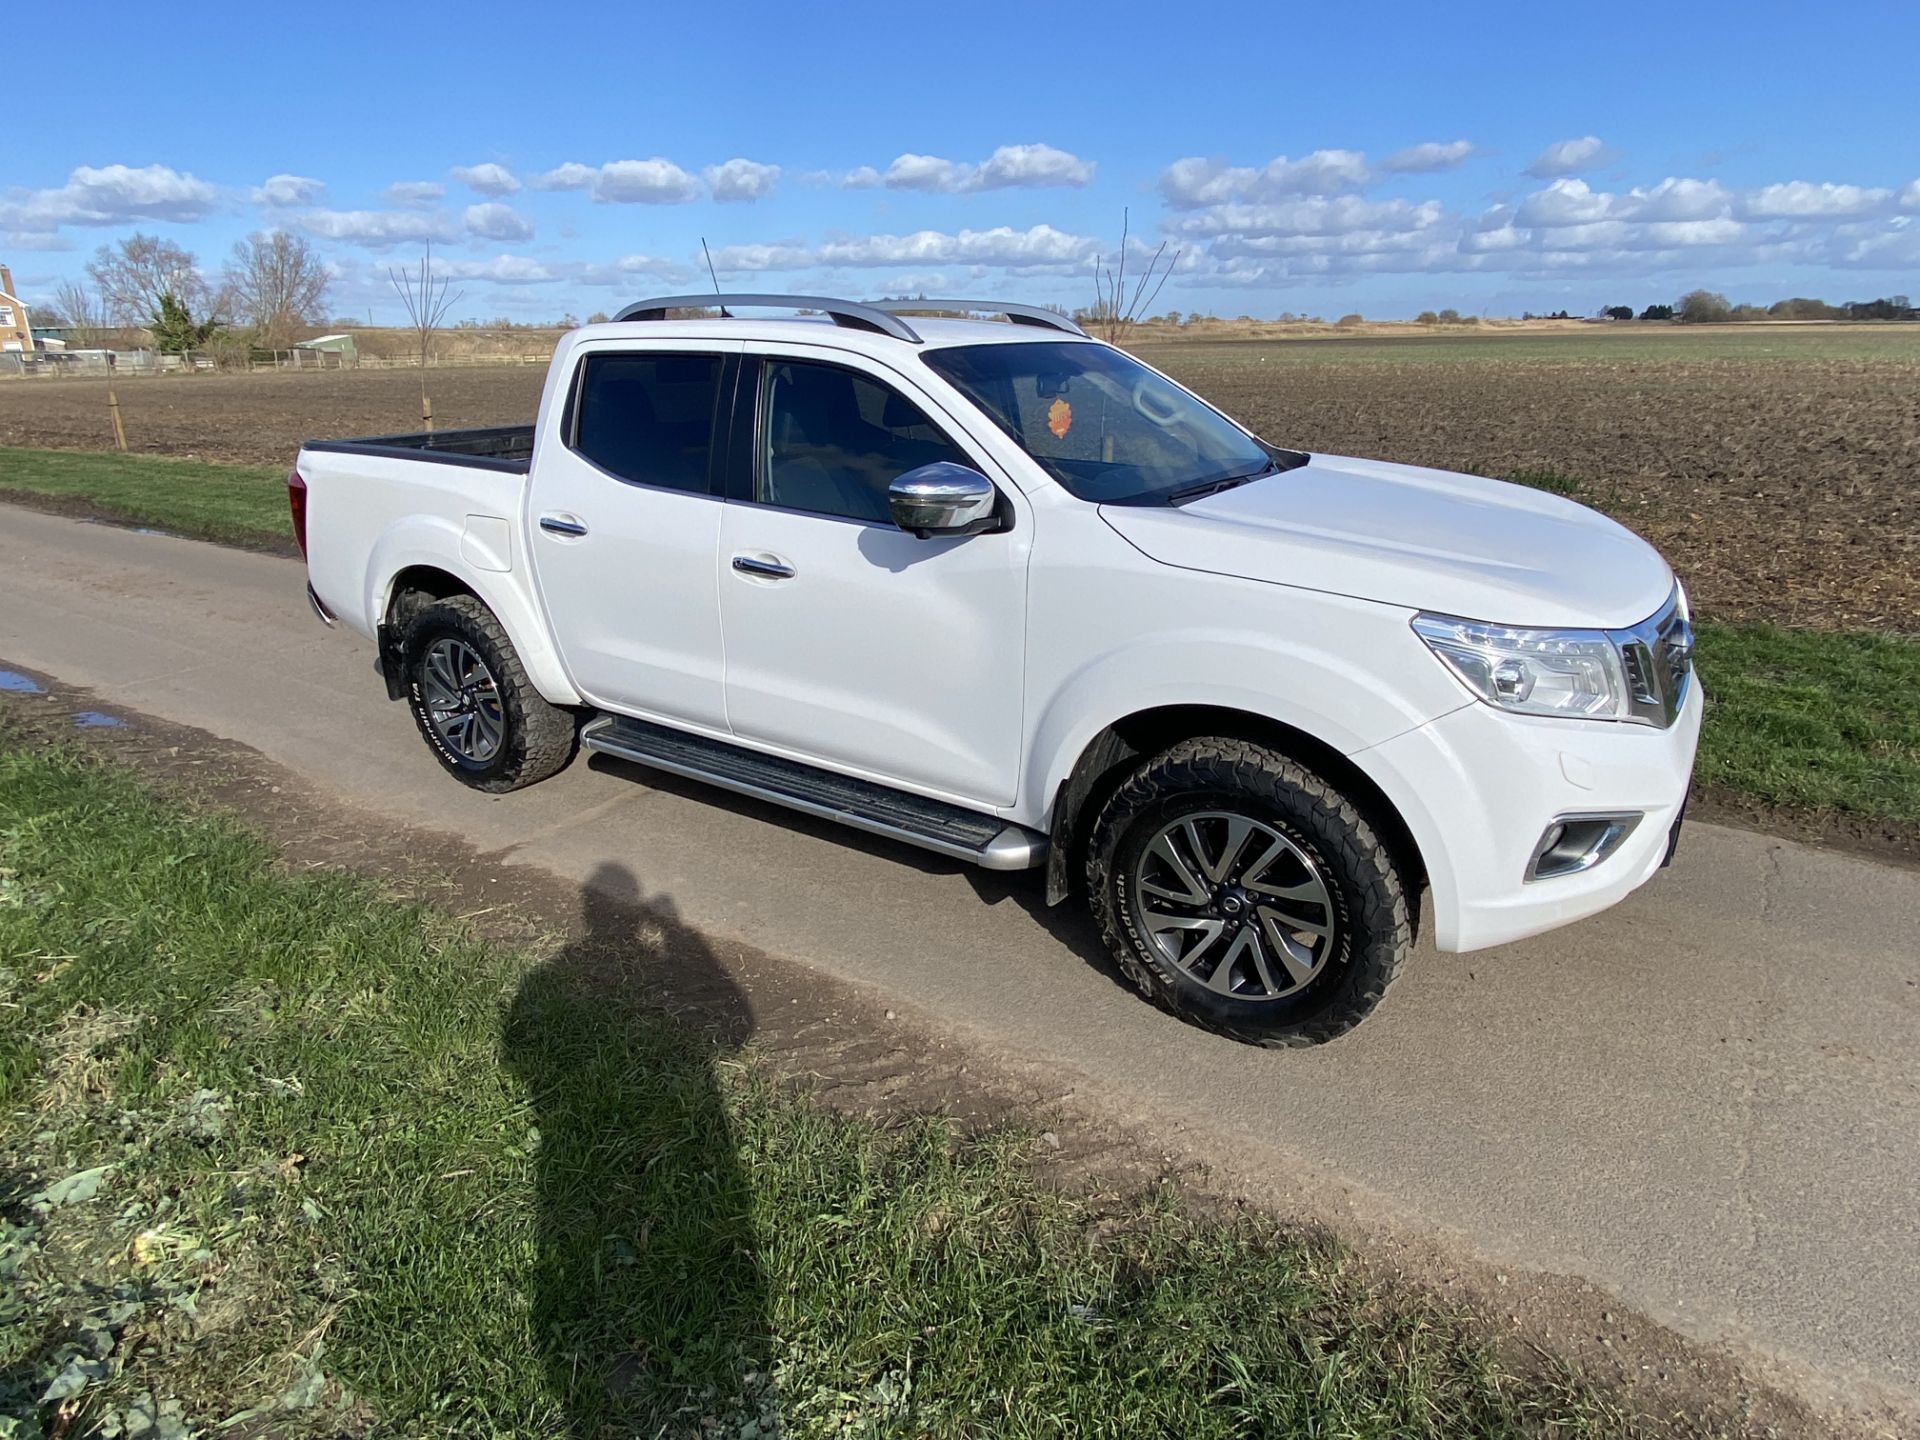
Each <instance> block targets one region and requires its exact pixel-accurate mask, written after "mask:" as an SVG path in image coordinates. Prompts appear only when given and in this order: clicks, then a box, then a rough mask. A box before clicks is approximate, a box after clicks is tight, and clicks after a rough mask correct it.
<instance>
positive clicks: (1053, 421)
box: [1047, 400, 1073, 440]
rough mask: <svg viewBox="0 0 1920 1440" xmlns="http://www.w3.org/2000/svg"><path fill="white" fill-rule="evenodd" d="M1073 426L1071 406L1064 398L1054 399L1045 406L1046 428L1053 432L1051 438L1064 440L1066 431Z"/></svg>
mask: <svg viewBox="0 0 1920 1440" xmlns="http://www.w3.org/2000/svg"><path fill="white" fill-rule="evenodd" d="M1072 428H1073V407H1072V406H1071V405H1069V404H1067V402H1066V401H1064V400H1056V401H1054V402H1053V404H1051V405H1049V406H1048V407H1047V429H1049V430H1051V431H1052V432H1053V438H1054V439H1056V440H1064V439H1066V438H1067V431H1069V430H1071V429H1072Z"/></svg>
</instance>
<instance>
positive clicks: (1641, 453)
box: [0, 327, 1920, 633]
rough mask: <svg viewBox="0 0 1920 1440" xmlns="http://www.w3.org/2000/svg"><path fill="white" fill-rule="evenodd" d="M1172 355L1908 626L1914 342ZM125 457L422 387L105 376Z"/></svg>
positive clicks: (258, 455) (1584, 343) (526, 399)
mask: <svg viewBox="0 0 1920 1440" xmlns="http://www.w3.org/2000/svg"><path fill="white" fill-rule="evenodd" d="M1851 331H1852V332H1853V333H1847V334H1839V333H1838V332H1835V331H1833V330H1822V329H1815V330H1810V331H1807V332H1803V333H1798V334H1796V333H1794V332H1791V331H1781V330H1769V331H1767V332H1766V333H1765V334H1758V333H1756V334H1752V335H1734V336H1730V337H1729V338H1726V339H1719V338H1715V337H1709V336H1685V337H1676V338H1674V339H1667V338H1665V337H1664V336H1663V335H1661V334H1659V333H1658V332H1654V333H1651V334H1650V333H1648V332H1646V331H1640V332H1638V333H1637V334H1632V335H1626V336H1622V337H1620V339H1619V340H1617V341H1615V340H1613V339H1612V338H1611V337H1608V336H1605V335H1604V334H1601V335H1594V336H1592V337H1589V336H1587V335H1583V334H1573V335H1568V336H1565V337H1561V336H1539V337H1527V338H1497V337H1491V336H1490V337H1486V338H1466V337H1461V338H1457V339H1442V340H1437V341H1433V342H1425V341H1420V340H1384V341H1356V342H1345V341H1328V340H1306V341H1284V340H1283V341H1243V342H1227V343H1209V342H1204V341H1200V342H1194V341H1184V342H1176V343H1167V344H1145V345H1142V346H1141V347H1140V349H1141V353H1142V355H1143V356H1144V357H1145V358H1146V359H1148V360H1149V361H1150V362H1151V363H1153V364H1155V365H1158V366H1160V367H1161V368H1162V369H1165V370H1166V371H1168V372H1169V373H1170V374H1172V375H1174V376H1175V377H1176V378H1177V379H1179V380H1181V381H1182V382H1184V383H1186V384H1188V385H1190V386H1192V387H1193V388H1194V389H1196V390H1197V391H1198V392H1199V393H1200V394H1202V395H1204V396H1206V397H1207V398H1208V399H1209V400H1211V401H1213V402H1214V403H1215V404H1217V405H1219V406H1220V408H1222V409H1223V410H1226V411H1227V412H1228V413H1230V414H1232V415H1234V416H1236V417H1237V418H1239V419H1240V420H1242V421H1243V422H1245V423H1247V424H1248V425H1250V426H1252V427H1253V428H1254V429H1255V430H1257V431H1259V432H1260V433H1261V434H1262V435H1264V436H1266V437H1267V438H1268V439H1270V440H1273V441H1275V442H1277V443H1280V444H1286V445H1293V446H1298V447H1301V448H1304V449H1310V450H1322V451H1331V452H1335V453H1346V454H1355V455H1366V456H1373V457H1377V458H1380V459H1387V460H1398V461H1405V462H1409V463H1415V464H1424V465H1434V466H1439V467H1442V468H1445V469H1454V470H1472V471H1477V472H1479V473H1481V474H1486V475H1497V476H1502V477H1507V478H1520V479H1524V480H1527V481H1529V482H1530V483H1534V484H1540V485H1543V486H1546V487H1548V488H1552V489H1555V490H1559V491H1561V492H1563V493H1568V494H1571V495H1572V496H1573V497H1574V498H1576V499H1579V500H1582V501H1584V502H1586V503H1588V504H1591V505H1594V506H1597V507H1598V508H1600V509H1602V510H1605V511H1607V512H1608V513H1610V514H1612V515H1614V516H1615V517H1617V518H1618V519H1620V520H1622V521H1624V522H1625V523H1627V524H1628V525H1630V526H1632V527H1633V528H1634V529H1636V530H1638V531H1639V532H1640V533H1642V534H1644V535H1646V536H1647V537H1648V538H1649V539H1651V540H1652V541H1653V542H1654V543H1655V544H1657V545H1659V546H1660V547H1661V549H1662V550H1663V551H1664V552H1665V553H1666V554H1667V555H1668V556H1669V558H1670V559H1672V560H1673V562H1674V564H1675V566H1676V567H1677V568H1678V569H1679V571H1680V573H1681V575H1682V577H1683V578H1684V579H1685V580H1686V582H1687V585H1688V589H1689V591H1690V592H1691V593H1692V595H1693V598H1694V602H1695V608H1696V610H1697V611H1699V612H1700V613H1702V614H1704V615H1707V616H1710V617H1711V618H1713V619H1716V620H1723V621H1736V620H1741V621H1744V620H1767V621H1775V622H1778V623H1782V624H1787V625H1794V626H1805V627H1814V628H1819V629H1877V630H1894V631H1901V632H1908V633H1912V632H1920V507H1916V504H1915V499H1914V490H1915V485H1916V478H1915V477H1916V476H1917V475H1920V327H1898V328H1895V327H1877V328H1875V329H1873V330H1871V331H1869V330H1866V329H1865V328H1864V327H1851ZM543 379H544V373H543V372H542V371H541V370H539V369H538V368H535V367H502V368H489V369H480V368H472V369H469V368H460V369H445V370H432V371H428V372H427V383H428V389H429V393H430V394H431V396H432V399H433V410H434V418H435V423H436V424H437V425H439V426H440V427H442V428H451V427H455V426H464V425H497V424H511V423H524V422H525V421H527V420H528V419H530V418H531V417H532V415H533V412H534V408H535V406H536V405H537V404H538V401H539V394H540V386H541V383H542V380H543ZM114 389H115V392H116V393H117V394H118V396H119V399H120V408H121V415H122V419H123V421H124V423H125V426H126V431H127V439H128V444H129V446H130V448H132V449H134V450H138V451H147V452H150V453H158V454H168V455H182V456H185V455H191V456H195V457H198V458H200V459H205V460H224V461H246V462H259V463H267V464H275V463H286V462H289V461H290V460H291V459H292V457H293V454H294V452H295V451H296V450H297V449H298V447H299V445H300V442H301V441H302V440H304V439H307V438H309V437H313V436H342V435H366V434H379V433H383V432H386V433H391V432H395V431H405V430H417V429H419V428H420V375H419V373H418V372H411V373H410V372H406V371H351V372H329V373H321V374H307V375H294V374H285V375H231V376H228V375H201V376H182V377H169V378H157V379H124V380H120V381H118V382H116V384H115V386H114ZM111 443H112V424H111V420H110V418H109V416H108V412H107V386H106V384H105V383H104V382H102V381H99V380H38V379H34V380H19V381H9V382H6V383H0V446H23V447H45V448H76V449H99V448H105V447H107V446H109V445H111Z"/></svg>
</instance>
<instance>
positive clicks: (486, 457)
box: [306, 425, 533, 475]
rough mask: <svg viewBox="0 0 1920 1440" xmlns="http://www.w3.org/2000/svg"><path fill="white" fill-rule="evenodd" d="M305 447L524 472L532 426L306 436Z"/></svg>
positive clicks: (529, 459)
mask: <svg viewBox="0 0 1920 1440" xmlns="http://www.w3.org/2000/svg"><path fill="white" fill-rule="evenodd" d="M306 448H307V449H308V450H325V451H328V452H331V453H333V454H336V455H383V456H386V457H388V458H389V459H394V460H438V461H440V462H442V463H444V464H448V465H472V466H477V467H480V468H483V469H487V470H506V471H510V472H512V473H514V474H516V475H524V474H526V473H527V470H528V468H529V467H530V466H531V465H532V463H533V426H531V425H490V426H484V427H482V428H479V429H473V430H423V431H420V432H418V433H416V434H412V435H368V436H364V437H362V438H360V439H356V440H309V441H308V442H307V443H306Z"/></svg>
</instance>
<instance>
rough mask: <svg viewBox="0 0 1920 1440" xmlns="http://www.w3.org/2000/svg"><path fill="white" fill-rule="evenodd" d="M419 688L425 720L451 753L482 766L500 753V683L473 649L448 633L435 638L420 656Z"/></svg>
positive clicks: (502, 722) (502, 714) (502, 727)
mask: <svg viewBox="0 0 1920 1440" xmlns="http://www.w3.org/2000/svg"><path fill="white" fill-rule="evenodd" d="M420 689H421V698H422V700H423V701H424V702H425V704H426V707H427V717H428V719H429V720H430V721H431V722H432V725H433V728H434V729H435V730H438V731H439V732H440V738H441V739H443V740H445V741H446V742H447V744H448V746H449V747H450V748H451V749H452V750H453V751H454V752H455V753H456V754H458V755H460V756H462V757H463V758H465V759H467V760H471V761H472V762H473V763H474V764H476V765H484V764H486V763H487V762H488V761H490V760H492V759H493V757H494V756H495V755H497V754H499V753H500V742H501V741H502V740H504V739H505V738H506V734H507V717H506V713H505V711H504V710H503V709H502V708H501V704H500V682H499V681H498V680H496V679H495V678H494V674H493V672H492V671H491V670H489V669H488V668H487V662H486V661H485V660H483V659H481V658H480V652H479V651H478V650H475V649H474V648H473V647H472V646H471V645H469V644H467V642H466V641H464V640H461V639H459V638H458V637H456V636H452V635H443V636H441V637H440V638H439V639H438V640H435V641H434V642H433V643H432V644H431V645H429V646H428V647H427V653H426V654H425V655H424V656H423V657H422V658H421V664H420Z"/></svg>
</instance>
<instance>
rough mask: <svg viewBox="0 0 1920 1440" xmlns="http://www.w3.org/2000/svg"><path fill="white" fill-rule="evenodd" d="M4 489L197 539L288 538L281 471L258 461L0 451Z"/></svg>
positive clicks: (3, 493)
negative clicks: (216, 461)
mask: <svg viewBox="0 0 1920 1440" xmlns="http://www.w3.org/2000/svg"><path fill="white" fill-rule="evenodd" d="M9 493H12V494H15V495H18V496H22V497H26V498H28V499H29V500H31V498H32V497H35V496H40V497H45V498H47V499H50V500H54V501H56V502H65V503H68V504H72V505H74V506H75V507H76V508H78V507H81V506H84V508H86V509H88V510H90V511H91V512H92V513H94V514H97V515H100V516H102V517H104V518H107V519H113V520H124V521H129V522H131V523H133V524H137V525H151V526H154V527H156V528H158V529H162V530H170V531H172V532H173V533H174V534H176V535H187V536H191V537H193V538H194V539H198V540H218V541H221V542H223V543H225V544H229V545H261V544H281V545H284V544H287V543H289V542H291V541H292V539H293V524H292V521H291V520H290V519H289V518H288V514H287V474H286V471H285V470H278V469H273V468H270V467H266V466H260V465H208V464H204V463H202V462H200V461H197V460H172V459H164V458H161V457H159V456H155V455H115V454H99V453H92V452H84V451H71V450H14V449H4V448H0V499H4V498H6V497H7V496H8V494H9Z"/></svg>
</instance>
